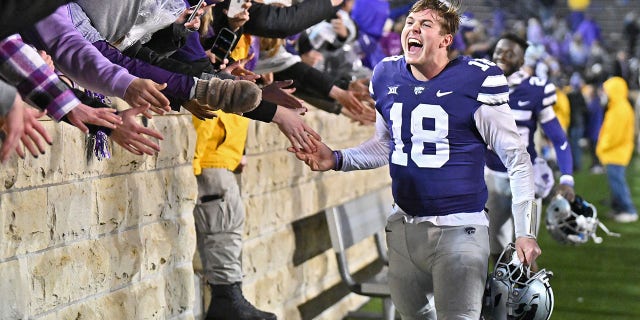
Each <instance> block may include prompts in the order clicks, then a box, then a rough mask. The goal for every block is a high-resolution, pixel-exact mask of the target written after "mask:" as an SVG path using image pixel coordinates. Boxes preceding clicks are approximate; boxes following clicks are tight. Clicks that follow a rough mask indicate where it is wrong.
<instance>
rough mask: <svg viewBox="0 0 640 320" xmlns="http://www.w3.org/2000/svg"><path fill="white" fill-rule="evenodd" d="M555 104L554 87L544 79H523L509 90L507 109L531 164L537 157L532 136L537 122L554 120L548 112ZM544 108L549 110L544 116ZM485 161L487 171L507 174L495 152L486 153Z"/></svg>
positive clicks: (552, 114) (553, 115)
mask: <svg viewBox="0 0 640 320" xmlns="http://www.w3.org/2000/svg"><path fill="white" fill-rule="evenodd" d="M509 79H511V77H510V78H509ZM555 103H556V86H555V85H553V83H550V82H548V81H547V80H546V79H542V78H538V77H529V78H525V79H523V80H522V82H520V84H518V85H516V86H513V87H511V89H510V93H509V107H511V113H512V114H513V117H514V118H515V120H516V125H517V126H518V133H520V138H521V139H522V143H524V145H525V147H527V152H529V155H530V156H531V161H532V162H533V160H534V159H535V158H536V156H537V152H536V149H535V145H534V143H533V136H534V133H535V132H536V129H537V126H538V122H543V123H544V122H547V121H549V120H550V119H546V117H549V116H552V117H553V118H555V113H551V112H550V111H551V110H552V109H553V105H554V104H555ZM546 108H551V110H548V111H549V112H547V114H546V115H545V114H543V110H545V109H546ZM486 160H487V167H489V169H491V170H494V171H501V172H507V169H506V168H505V167H504V165H503V164H502V162H501V161H500V158H498V155H497V154H495V152H487V159H486Z"/></svg>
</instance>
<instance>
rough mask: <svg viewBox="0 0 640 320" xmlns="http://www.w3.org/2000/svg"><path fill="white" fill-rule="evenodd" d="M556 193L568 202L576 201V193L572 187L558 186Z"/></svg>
mask: <svg viewBox="0 0 640 320" xmlns="http://www.w3.org/2000/svg"><path fill="white" fill-rule="evenodd" d="M556 192H557V193H558V194H559V195H561V196H563V197H564V198H565V199H567V200H568V201H569V202H573V201H574V200H576V192H575V191H574V190H573V187H572V186H570V185H567V184H562V183H561V184H559V185H558V188H557V190H556Z"/></svg>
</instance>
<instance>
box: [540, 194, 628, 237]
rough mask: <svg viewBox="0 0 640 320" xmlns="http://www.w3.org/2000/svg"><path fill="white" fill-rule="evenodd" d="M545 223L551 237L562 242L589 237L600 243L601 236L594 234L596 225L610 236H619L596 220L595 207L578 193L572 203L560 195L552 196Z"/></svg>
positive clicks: (596, 228)
mask: <svg viewBox="0 0 640 320" xmlns="http://www.w3.org/2000/svg"><path fill="white" fill-rule="evenodd" d="M546 225H547V230H548V231H549V233H550V234H551V237H552V238H553V239H555V240H556V241H558V242H560V243H564V244H576V245H578V244H583V243H586V242H588V241H589V239H590V238H591V239H593V242H595V243H601V242H602V238H600V237H598V236H597V235H596V231H597V230H598V227H600V228H602V230H604V232H605V233H607V234H608V235H610V236H620V235H619V234H616V233H612V232H610V231H609V229H607V227H605V226H604V224H602V223H601V222H600V221H599V220H598V210H596V207H595V206H594V205H592V204H591V203H589V202H587V201H585V200H584V199H582V198H581V197H580V196H578V195H576V198H575V200H574V201H573V203H569V201H568V200H567V199H565V198H564V197H563V196H561V195H556V196H555V197H553V199H551V202H549V206H548V207H547V218H546Z"/></svg>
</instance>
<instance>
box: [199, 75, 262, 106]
mask: <svg viewBox="0 0 640 320" xmlns="http://www.w3.org/2000/svg"><path fill="white" fill-rule="evenodd" d="M195 98H196V99H197V100H198V102H199V103H200V104H206V105H209V106H210V107H211V108H212V109H214V110H222V111H224V112H227V113H244V112H249V111H251V110H253V109H255V108H256V107H257V106H258V104H259V103H260V100H262V90H261V89H260V87H258V85H256V84H255V83H253V82H251V81H247V80H230V79H225V80H222V79H218V78H212V79H210V80H198V83H197V84H196V97H195Z"/></svg>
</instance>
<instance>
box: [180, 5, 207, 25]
mask: <svg viewBox="0 0 640 320" xmlns="http://www.w3.org/2000/svg"><path fill="white" fill-rule="evenodd" d="M203 4H204V0H200V1H198V4H196V5H195V6H192V7H190V8H189V9H190V10H193V11H192V12H191V14H190V15H189V18H187V21H185V22H184V23H189V22H191V20H193V18H195V17H196V16H197V15H198V10H200V8H202V5H203Z"/></svg>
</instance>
